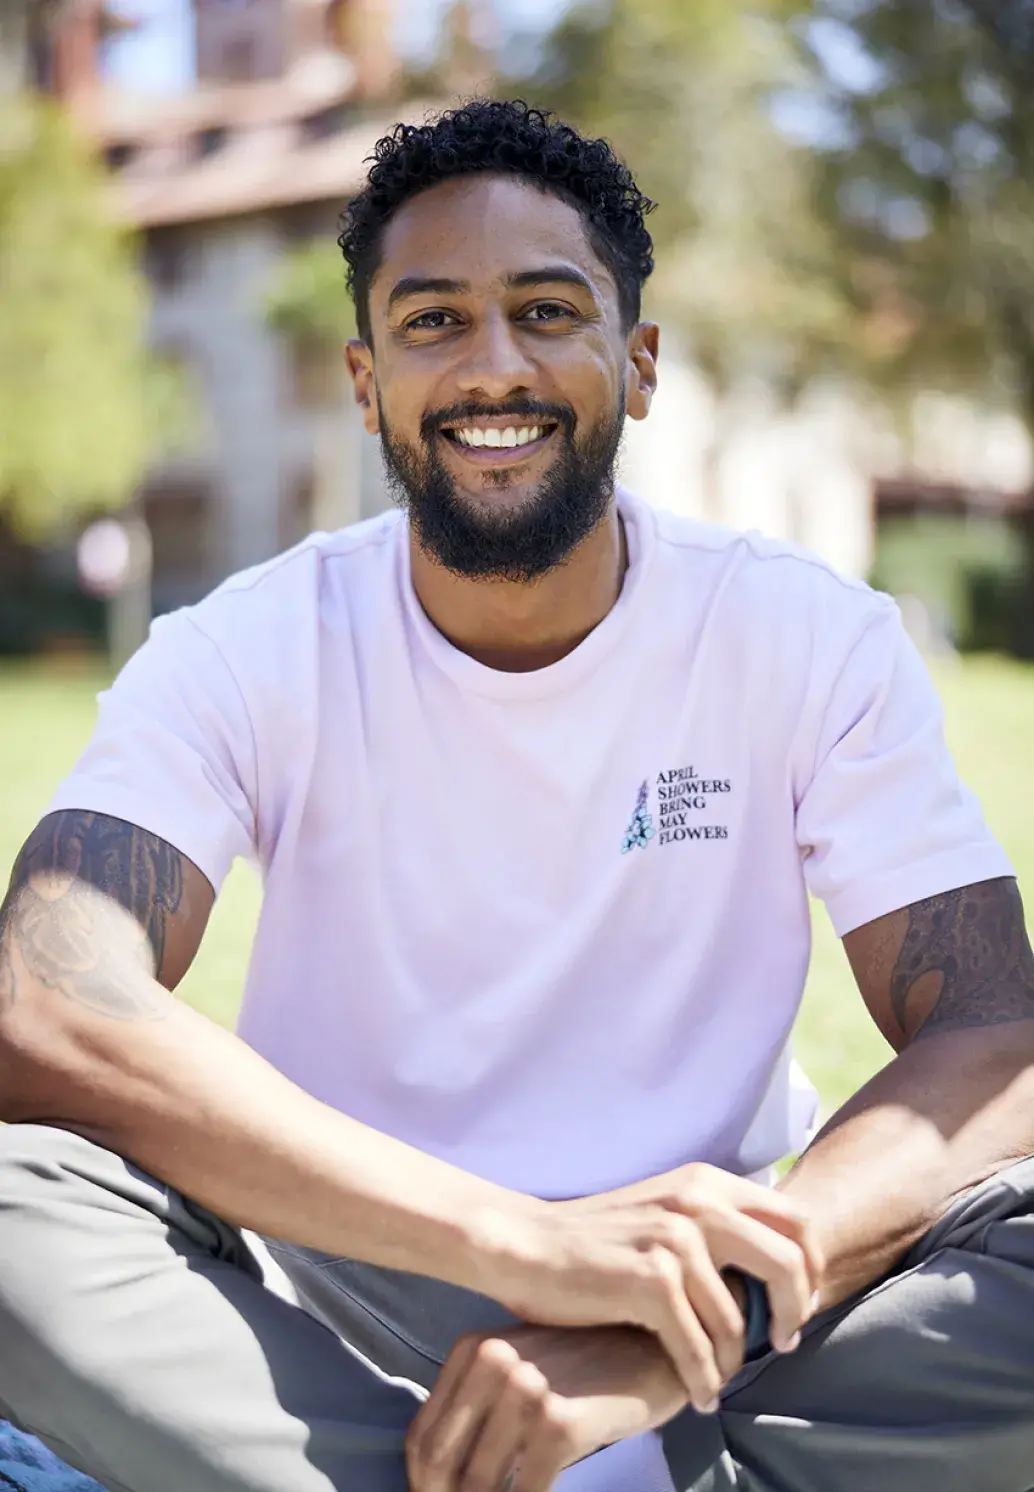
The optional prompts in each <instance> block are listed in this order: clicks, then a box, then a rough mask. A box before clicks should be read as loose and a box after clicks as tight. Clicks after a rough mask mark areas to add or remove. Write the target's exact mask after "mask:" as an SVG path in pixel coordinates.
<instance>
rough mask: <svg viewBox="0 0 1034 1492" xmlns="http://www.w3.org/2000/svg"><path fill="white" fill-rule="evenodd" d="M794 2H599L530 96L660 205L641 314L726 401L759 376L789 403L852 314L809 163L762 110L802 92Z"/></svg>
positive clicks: (569, 33) (846, 350)
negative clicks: (601, 148)
mask: <svg viewBox="0 0 1034 1492" xmlns="http://www.w3.org/2000/svg"><path fill="white" fill-rule="evenodd" d="M798 8H799V7H798V6H796V5H795V4H793V3H791V0H698V3H694V4H692V5H687V4H685V3H684V0H603V3H591V4H583V5H582V6H580V7H578V8H576V9H575V10H573V11H572V12H571V13H569V14H568V15H567V16H566V17H565V18H564V19H562V21H561V22H560V23H559V25H558V27H557V29H556V30H555V32H554V33H553V35H552V37H551V38H550V40H549V43H548V45H547V47H546V48H545V50H544V61H543V64H542V66H541V67H540V69H539V71H538V73H537V75H536V76H535V77H534V78H533V79H532V80H530V90H531V92H532V94H533V96H535V97H536V98H537V99H538V100H541V101H543V102H546V103H548V104H549V105H550V106H551V107H554V108H556V109H557V110H558V111H559V112H561V113H563V114H564V115H566V116H568V117H570V118H571V119H572V120H573V121H574V122H575V123H576V124H578V125H579V126H580V127H581V128H583V129H585V130H587V131H589V132H591V133H594V134H600V135H603V136H604V137H605V138H606V139H608V140H610V141H611V142H612V143H613V144H614V145H615V147H616V148H617V150H618V151H619V153H620V154H621V155H622V156H623V157H624V158H625V159H626V160H628V161H629V163H630V164H631V165H632V167H633V169H634V171H635V175H636V179H637V181H638V182H639V184H640V186H641V187H642V189H643V190H644V191H646V192H647V193H648V194H649V195H650V196H651V197H653V198H654V199H655V200H656V201H657V202H658V204H659V207H658V210H657V212H656V214H655V215H654V216H653V217H651V220H650V227H651V232H652V233H653V236H654V239H655V243H656V246H657V271H656V274H655V277H654V280H653V282H652V284H651V287H650V291H649V295H650V304H651V305H652V306H653V307H654V308H655V310H656V312H657V313H659V314H661V315H662V316H663V318H664V319H665V321H666V322H667V323H668V324H675V325H677V326H679V327H681V328H682V329H683V330H684V331H686V332H687V333H688V335H689V338H690V340H691V343H692V347H693V352H694V355H695V357H696V360H697V361H698V363H700V364H701V365H702V366H703V367H704V369H705V370H706V371H707V372H708V373H709V374H710V376H711V379H712V381H713V382H714V383H715V384H716V386H717V387H718V388H719V389H720V390H721V389H723V388H725V387H727V386H728V385H730V384H732V383H734V382H735V381H736V379H737V378H739V377H741V376H743V375H745V374H760V375H761V376H762V377H764V378H765V379H766V380H767V381H768V382H769V383H770V384H771V385H773V386H774V387H775V388H776V389H777V391H779V392H781V393H783V394H784V395H785V396H787V397H789V398H792V397H793V396H794V395H795V394H796V392H797V391H798V390H799V389H800V388H801V387H802V386H803V384H805V383H806V382H807V381H808V379H809V378H811V377H812V376H813V375H814V374H815V373H817V372H820V371H822V370H823V369H827V368H841V367H842V366H843V365H844V363H845V361H849V359H850V356H851V349H852V347H853V344H854V341H855V338H856V336H857V334H858V327H857V322H856V318H855V314H854V310H853V308H852V306H851V304H850V302H849V300H848V298H847V297H846V296H845V295H844V293H843V288H842V285H841V283H840V281H839V279H838V277H837V276H836V274H835V272H834V270H833V267H832V264H831V260H832V252H833V250H832V242H831V238H830V235H829V231H828V229H827V228H826V226H825V225H824V224H823V223H822V222H821V221H820V219H819V218H818V217H817V215H816V212H815V210H814V202H813V193H812V172H813V161H812V156H811V153H810V152H809V151H807V150H804V149H802V148H799V147H797V146H796V145H794V144H793V143H792V142H791V141H790V140H789V139H788V138H787V137H786V135H785V134H784V133H783V132H782V131H781V130H780V129H779V128H778V126H777V124H776V122H775V119H774V116H773V109H772V101H773V98H774V96H776V95H777V94H778V93H779V92H780V91H782V90H785V89H786V88H788V87H791V86H794V85H797V84H799V83H800V82H801V81H802V77H803V74H802V71H801V64H800V61H799V58H798V55H797V51H796V48H795V46H794V43H793V39H792V37H791V35H790V34H789V32H788V29H787V28H788V22H789V20H790V19H791V17H792V16H793V14H794V13H795V12H796V10H797V9H798Z"/></svg>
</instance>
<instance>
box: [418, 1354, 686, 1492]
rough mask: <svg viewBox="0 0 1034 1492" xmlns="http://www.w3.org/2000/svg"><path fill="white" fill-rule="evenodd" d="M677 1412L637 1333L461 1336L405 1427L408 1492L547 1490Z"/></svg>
mask: <svg viewBox="0 0 1034 1492" xmlns="http://www.w3.org/2000/svg"><path fill="white" fill-rule="evenodd" d="M685 1402H686V1394H685V1390H684V1389H683V1387H682V1384H681V1383H680V1382H679V1379H678V1375H677V1374H676V1373H675V1370H674V1369H673V1367H672V1365H671V1362H670V1361H669V1359H668V1356H667V1354H666V1353H665V1352H664V1350H663V1348H662V1347H661V1346H660V1344H659V1343H658V1342H657V1340H656V1338H654V1337H652V1336H650V1335H649V1334H648V1333H646V1332H642V1331H635V1330H633V1329H631V1328H628V1327H604V1328H598V1329H596V1330H582V1331H567V1330H563V1329H557V1328H554V1327H546V1326H518V1327H514V1328H512V1329H510V1330H507V1331H502V1332H493V1333H491V1334H472V1335H470V1336H466V1337H461V1338H460V1340H459V1342H457V1344H456V1346H455V1347H454V1348H453V1350H452V1352H451V1353H450V1354H449V1358H448V1361H447V1362H446V1363H445V1366H444V1367H443V1368H442V1371H441V1374H440V1376H439V1378H438V1381H437V1383H436V1384H435V1386H434V1389H433V1391H432V1393H431V1396H430V1398H429V1399H428V1400H427V1402H426V1403H425V1404H424V1405H423V1406H422V1408H421V1409H420V1411H419V1413H418V1414H417V1416H416V1418H415V1419H414V1421H413V1423H412V1425H411V1426H410V1430H409V1435H408V1436H407V1439H406V1468H407V1471H408V1474H409V1485H410V1489H411V1492H503V1489H506V1492H548V1489H549V1488H550V1487H552V1485H553V1483H554V1481H555V1480H556V1478H557V1477H558V1476H559V1475H560V1473H561V1471H563V1469H564V1467H565V1466H570V1465H571V1464H572V1463H573V1462H575V1461H580V1460H581V1459H582V1457H583V1456H589V1455H591V1454H592V1453H593V1451H597V1450H600V1449H601V1447H603V1446H605V1445H611V1444H613V1443H614V1441H616V1440H624V1439H625V1438H626V1437H627V1436H629V1435H638V1434H640V1433H641V1432H642V1431H644V1430H650V1429H653V1428H654V1427H655V1426H657V1425H662V1424H664V1423H666V1421H667V1420H669V1419H671V1418H672V1416H673V1415H675V1414H677V1413H678V1411H679V1410H680V1409H681V1408H683V1406H684V1405H685ZM511 1476H512V1478H513V1480H512V1481H510V1480H508V1479H509V1478H510V1477H511Z"/></svg>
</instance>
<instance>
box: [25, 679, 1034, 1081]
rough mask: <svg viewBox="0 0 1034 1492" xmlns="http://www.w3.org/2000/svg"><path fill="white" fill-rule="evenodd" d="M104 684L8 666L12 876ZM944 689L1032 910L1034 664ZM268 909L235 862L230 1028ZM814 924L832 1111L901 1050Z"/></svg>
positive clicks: (207, 977)
mask: <svg viewBox="0 0 1034 1492" xmlns="http://www.w3.org/2000/svg"><path fill="white" fill-rule="evenodd" d="M102 682H103V680H102V676H101V675H100V674H99V673H98V672H97V671H95V670H92V669H90V668H89V667H85V668H84V667H82V666H80V667H77V668H69V669H66V670H55V669H53V668H51V669H49V670H46V671H43V670H41V669H39V668H36V667H31V668H30V667H8V668H6V669H0V879H4V880H5V879H6V872H7V868H8V867H9V865H10V863H11V861H12V860H13V858H14V856H15V854H16V853H17V850H18V847H19V845H20V844H21V842H22V840H23V839H24V838H25V836H26V835H27V834H28V832H29V830H30V829H31V828H32V826H33V824H34V823H35V822H36V820H37V819H38V817H39V816H40V814H42V813H43V811H44V810H45V808H46V805H47V801H48V798H49V796H50V794H51V792H52V791H53V789H54V787H55V786H56V784H57V782H58V781H59V779H60V778H61V777H62V775H63V774H64V773H65V772H66V771H67V770H68V769H69V767H70V766H71V765H72V763H73V762H74V760H75V758H76V755H77V753H78V752H79V750H80V748H81V747H82V746H83V745H84V744H85V742H86V740H87V738H88V736H89V734H90V730H91V727H92V724H93V718H94V695H95V693H96V691H97V689H98V688H99V687H100V686H101V684H102ZM937 683H938V686H939V688H940V690H941V693H942V696H943V699H944V703H945V710H946V715H947V721H948V735H949V740H950V741H951V744H952V748H953V750H954V752H955V756H956V760H957V761H958V764H959V768H960V770H961V772H962V775H963V777H964V778H965V779H966V781H967V782H968V783H969V785H970V786H971V787H972V788H973V789H974V790H975V792H976V793H977V795H978V797H979V798H980V800H981V802H982V803H983V805H984V809H985V812H986V813H987V817H988V819H989V821H990V823H991V826H992V828H993V829H994V830H995V832H996V833H997V834H998V836H999V838H1000V839H1001V841H1002V843H1003V844H1004V846H1005V848H1006V851H1007V852H1008V853H1009V854H1010V855H1011V856H1012V859H1013V862H1014V864H1015V865H1016V868H1017V871H1018V873H1019V877H1020V885H1021V887H1022V888H1023V890H1024V892H1025V895H1026V898H1027V903H1028V906H1031V907H1034V790H1032V786H1031V772H1032V767H1031V759H1032V758H1031V743H1032V741H1034V668H1031V667H1025V666H1023V665H1021V664H1017V663H1012V662H1008V661H1006V660H1004V659H999V658H988V657H983V658H975V659H967V660H964V661H963V662H960V663H957V664H953V665H951V666H950V667H949V666H944V667H942V668H941V669H939V671H938V673H937ZM258 910H259V890H258V886H257V885H256V883H255V880H254V877H253V876H252V875H251V873H250V872H249V871H248V870H247V869H246V868H244V867H243V866H237V867H235V868H234V870H233V871H232V872H231V874H230V877H229V879H228V880H227V883H226V886H225V888H224V890H223V893H222V895H221V896H220V898H219V901H218V903H217V905H216V908H215V912H214V913H213V916H212V921H211V923H210V924H209V930H208V934H207V936H206V938H205V941H204V944H203V946H202V949H201V952H200V954H199V955H198V958H197V960H196V961H195V964H194V967H193V968H192V970H191V971H190V974H189V975H188V976H187V979H186V980H185V981H184V984H183V986H182V987H181V988H182V993H183V994H184V996H185V998H186V999H188V1000H190V1001H191V1003H192V1004H194V1005H196V1006H197V1007H198V1008H199V1009H201V1010H204V1011H205V1012H207V1014H209V1015H210V1016H212V1017H213V1018H214V1019H216V1020H219V1021H222V1022H224V1023H229V1022H231V1021H232V1020H233V1015H234V1011H235V1009H236V1005H237V1000H238V997H239V994H240V990H241V985H242V982H243V978H244V970H245V966H246V963H247V957H248V949H249V947H250V943H251V938H252V933H253V931H254V927H255V921H256V918H257V916H258ZM814 928H815V943H814V954H813V958H812V968H811V974H810V977H809V980H808V988H807V991H806V994H805V999H804V1005H803V1008H802V1011H801V1016H800V1020H799V1022H798V1027H797V1033H796V1040H797V1053H798V1056H799V1057H800V1059H801V1061H802V1062H803V1064H804V1066H805V1068H806V1069H807V1071H808V1073H809V1074H810V1076H811V1078H812V1080H813V1081H814V1082H815V1083H816V1084H817V1086H818V1088H819V1090H820V1092H821V1094H822V1099H823V1103H824V1106H825V1107H826V1109H827V1110H828V1109H830V1108H832V1107H835V1106H836V1105H837V1104H838V1103H840V1102H841V1101H842V1100H843V1099H844V1098H845V1097H846V1096H847V1095H848V1094H849V1093H851V1092H853V1091H854V1090H855V1089H856V1088H858V1087H859V1086H860V1085H861V1084H862V1083H863V1082H865V1080H866V1078H868V1077H869V1076H870V1075H871V1074H872V1073H873V1072H874V1071H875V1070H876V1068H877V1067H879V1066H881V1065H882V1064H883V1063H884V1062H885V1061H886V1060H887V1058H888V1056H889V1049H888V1048H887V1047H886V1046H885V1044H884V1042H883V1039H882V1037H880V1035H879V1034H878V1032H877V1031H876V1029H875V1027H874V1026H873V1025H872V1023H871V1021H870V1020H869V1018H868V1015H867V1014H866V1012H865V1010H864V1007H863V1006H862V1003H861V1000H860V999H859V997H858V993H857V991H856V989H855V987H854V983H853V980H852V978H851V974H850V970H849V969H848V967H847V962H846V959H845V958H844V954H843V951H842V949H841V947H840V944H839V943H838V941H837V940H836V938H835V937H834V935H833V932H832V929H831V928H830V926H829V923H828V921H827V919H826V916H825V913H824V912H823V910H822V909H821V907H818V908H816V910H815V916H814Z"/></svg>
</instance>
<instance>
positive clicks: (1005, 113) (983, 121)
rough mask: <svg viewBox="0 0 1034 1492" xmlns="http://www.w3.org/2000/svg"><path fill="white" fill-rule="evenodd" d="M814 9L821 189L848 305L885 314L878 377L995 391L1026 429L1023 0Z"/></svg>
mask: <svg viewBox="0 0 1034 1492" xmlns="http://www.w3.org/2000/svg"><path fill="white" fill-rule="evenodd" d="M814 10H815V15H816V17H817V19H818V20H819V21H820V22H821V23H822V25H823V26H824V27H825V31H824V32H823V31H821V30H820V31H816V32H813V36H814V38H815V39H816V41H817V43H818V45H816V46H815V47H814V51H815V54H816V56H817V57H818V59H819V61H820V63H822V64H824V66H823V68H822V71H823V72H824V82H825V88H826V102H827V106H828V107H831V109H832V110H833V111H834V113H835V116H836V118H837V120H838V127H837V134H838V135H839V137H840V143H839V148H837V149H834V150H832V151H830V152H828V153H827V157H826V165H827V169H826V174H825V182H824V189H823V193H822V200H823V204H824V208H825V212H826V216H827V219H828V221H829V222H830V223H831V224H832V225H833V226H834V227H835V230H836V232H837V234H838V239H839V250H840V253H841V255H842V259H843V262H844V263H845V264H846V265H847V266H849V269H850V272H851V273H852V275H853V277H854V286H855V291H856V293H857V295H858V298H859V300H860V301H861V302H862V303H863V304H866V305H867V306H868V308H869V309H871V310H876V311H880V310H881V308H882V311H883V313H884V314H885V315H886V317H887V318H888V319H889V320H890V321H892V322H893V325H894V329H895V335H894V338H893V345H892V347H891V349H890V350H891V352H892V356H890V357H889V358H888V359H887V364H886V368H887V372H888V374H889V375H891V376H892V377H893V378H894V379H896V380H897V381H898V382H899V383H900V384H902V385H904V386H905V387H914V386H915V385H916V384H917V383H919V382H922V383H924V384H926V385H927V386H940V387H949V388H952V387H954V388H962V389H964V390H965V391H967V392H971V393H972V392H977V393H979V394H982V395H985V396H988V395H990V396H995V395H997V396H998V397H999V398H1001V397H1003V396H1004V397H1009V398H1011V399H1012V400H1015V402H1016V403H1018V405H1019V407H1020V409H1021V411H1022V413H1023V414H1024V415H1025V416H1026V418H1027V421H1028V423H1029V424H1030V425H1031V426H1032V427H1034V233H1032V227H1034V11H1032V9H1031V6H1030V4H1029V0H952V3H951V4H947V3H938V4H931V3H930V0H861V3H859V0H852V3H850V4H848V3H847V0H816V4H815V7H814ZM823 38H825V45H823V44H822V43H823ZM830 43H832V45H830ZM845 51H846V52H847V53H850V54H851V55H852V56H853V57H854V59H855V61H854V64H853V65H852V66H851V67H849V68H848V69H846V70H845V69H844V68H843V67H842V66H839V67H838V65H837V59H838V58H840V59H842V58H843V56H844V54H845Z"/></svg>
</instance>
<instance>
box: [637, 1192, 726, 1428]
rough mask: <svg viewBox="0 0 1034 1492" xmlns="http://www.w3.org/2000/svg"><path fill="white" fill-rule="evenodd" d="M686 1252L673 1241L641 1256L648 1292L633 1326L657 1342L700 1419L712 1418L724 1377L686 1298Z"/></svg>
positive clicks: (712, 1349)
mask: <svg viewBox="0 0 1034 1492" xmlns="http://www.w3.org/2000/svg"><path fill="white" fill-rule="evenodd" d="M670 1221H671V1222H675V1221H676V1220H675V1219H674V1218H672V1219H671V1220H670ZM669 1231H672V1230H670V1228H669ZM687 1231H688V1232H689V1233H690V1234H693V1235H695V1232H696V1230H695V1229H693V1228H692V1227H690V1228H689V1229H688V1230H687ZM675 1249H678V1252H675ZM685 1251H686V1245H685V1242H684V1241H683V1243H682V1244H681V1245H680V1244H678V1243H674V1242H673V1244H672V1246H671V1247H665V1246H661V1245H657V1246H655V1247H654V1248H653V1249H651V1250H650V1251H649V1253H647V1254H646V1255H644V1259H645V1261H646V1277H645V1283H646V1286H647V1291H646V1299H645V1301H644V1311H643V1319H642V1321H640V1322H638V1323H636V1324H637V1325H641V1326H645V1327H646V1328H647V1330H649V1331H652V1332H653V1333H654V1334H655V1335H656V1336H657V1337H658V1338H659V1339H660V1342H661V1345H662V1346H663V1347H664V1350H665V1351H666V1352H667V1354H668V1356H669V1357H670V1358H671V1361H672V1363H673V1364H674V1366H675V1370H676V1372H677V1373H678V1375H679V1377H680V1378H681V1379H682V1382H683V1384H684V1385H685V1388H686V1392H687V1393H688V1394H689V1396H690V1398H691V1399H692V1401H693V1404H694V1406H695V1407H696V1408H697V1409H698V1410H699V1411H700V1413H701V1414H711V1413H713V1412H714V1410H715V1409H717V1407H718V1393H719V1390H720V1389H721V1386H722V1375H721V1373H720V1372H719V1369H718V1364H717V1362H716V1361H715V1354H714V1347H713V1346H712V1344H711V1339H710V1337H709V1336H708V1335H707V1332H706V1331H705V1330H704V1328H703V1326H702V1325H701V1324H700V1322H699V1321H698V1319H697V1316H696V1313H695V1312H694V1310H693V1307H692V1306H691V1305H690V1303H689V1299H688V1297H687V1295H686V1285H685V1273H684V1265H683V1255H684V1252H685Z"/></svg>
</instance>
